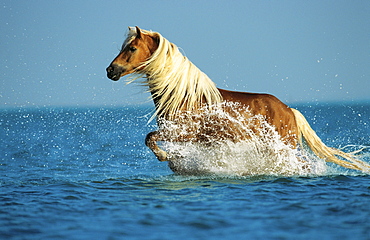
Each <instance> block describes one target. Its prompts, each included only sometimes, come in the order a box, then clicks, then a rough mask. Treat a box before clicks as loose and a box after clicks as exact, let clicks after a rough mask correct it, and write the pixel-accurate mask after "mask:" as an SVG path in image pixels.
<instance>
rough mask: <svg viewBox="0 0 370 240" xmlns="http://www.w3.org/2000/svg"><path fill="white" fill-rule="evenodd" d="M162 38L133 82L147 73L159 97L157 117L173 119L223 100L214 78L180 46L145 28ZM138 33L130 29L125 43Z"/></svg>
mask: <svg viewBox="0 0 370 240" xmlns="http://www.w3.org/2000/svg"><path fill="white" fill-rule="evenodd" d="M142 32H143V33H144V34H148V35H152V36H155V37H156V38H157V39H158V41H159V46H158V48H157V50H156V51H155V52H154V53H153V54H152V56H151V57H150V58H149V59H148V60H147V61H146V62H144V63H143V64H142V65H141V67H138V69H141V70H140V71H137V72H135V73H137V74H138V75H137V76H136V77H134V78H131V79H130V81H129V82H132V81H133V80H135V79H137V78H140V77H142V76H144V75H146V77H145V78H146V81H145V82H144V83H145V84H146V85H147V86H148V87H149V91H150V92H151V93H152V97H153V99H154V100H155V104H156V111H155V114H154V115H155V116H158V117H164V116H166V118H168V119H173V118H174V117H175V116H176V114H177V113H178V112H179V111H196V110H197V109H199V108H200V107H201V106H203V105H204V104H206V105H208V106H209V105H213V104H216V103H220V102H222V96H221V94H220V92H219V90H218V89H217V88H216V85H215V84H214V82H212V80H211V79H210V78H209V77H208V76H207V75H206V74H205V73H203V72H202V71H201V70H199V69H198V68H197V67H196V66H195V65H194V64H193V63H192V62H191V61H190V60H189V59H188V58H187V57H185V56H184V55H182V53H181V52H180V51H179V49H178V47H177V46H176V45H175V44H173V43H171V42H169V41H168V40H167V39H165V38H164V37H162V35H161V34H159V33H156V32H150V31H145V30H142ZM135 36H136V31H135V28H133V29H130V31H129V34H128V37H127V39H126V41H125V43H124V45H126V44H128V43H129V42H130V41H132V40H131V39H134V38H135Z"/></svg>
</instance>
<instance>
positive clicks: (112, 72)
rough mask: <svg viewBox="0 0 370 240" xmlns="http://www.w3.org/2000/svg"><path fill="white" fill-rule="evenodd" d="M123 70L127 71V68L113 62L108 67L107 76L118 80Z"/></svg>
mask: <svg viewBox="0 0 370 240" xmlns="http://www.w3.org/2000/svg"><path fill="white" fill-rule="evenodd" d="M123 72H125V69H124V68H123V67H121V66H118V65H116V64H111V65H110V66H109V67H107V77H108V78H109V79H112V80H113V81H118V80H119V79H120V77H121V75H122V73H123Z"/></svg>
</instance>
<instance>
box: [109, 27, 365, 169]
mask: <svg viewBox="0 0 370 240" xmlns="http://www.w3.org/2000/svg"><path fill="white" fill-rule="evenodd" d="M129 29H130V31H129V34H128V37H127V39H126V40H125V42H124V44H123V46H122V49H121V51H120V53H119V54H118V56H117V57H116V58H115V59H114V60H113V61H112V63H111V64H110V65H109V67H108V68H107V76H108V78H110V79H112V80H115V81H117V80H119V79H120V77H122V76H125V75H127V74H131V73H133V74H134V75H135V76H136V77H134V78H133V79H131V81H133V80H135V79H137V78H141V77H144V78H145V79H146V81H145V82H144V83H145V85H147V86H148V87H149V91H150V92H151V94H152V98H153V101H154V104H155V107H156V112H155V114H154V115H153V118H154V117H157V122H158V126H159V130H158V131H154V132H151V133H149V134H148V135H147V137H146V140H145V143H146V145H147V146H148V147H149V148H150V149H151V150H152V151H153V153H154V154H155V155H156V157H157V158H158V160H160V161H167V160H169V156H168V155H167V153H166V152H165V151H164V150H162V149H161V148H160V147H159V146H158V145H157V142H158V141H170V142H172V141H178V142H184V141H192V142H202V143H205V144H207V143H210V142H211V141H215V140H232V141H234V142H236V141H242V140H244V139H248V138H249V137H250V134H248V132H249V133H252V132H255V133H256V132H257V133H259V134H263V133H261V131H260V130H261V129H263V128H265V127H266V124H265V122H267V124H268V125H269V126H273V128H274V130H275V131H276V132H277V133H278V134H279V135H280V137H281V140H282V141H283V142H284V143H285V144H287V145H289V146H291V147H292V148H296V147H297V146H298V145H299V144H302V138H304V139H305V140H306V142H307V144H308V146H309V147H310V148H311V149H312V151H313V152H314V153H315V154H316V155H317V156H319V157H320V158H323V159H325V160H326V161H330V162H334V163H336V164H339V165H341V166H343V167H346V168H351V169H357V170H362V171H369V170H370V166H369V165H368V164H366V163H365V162H362V161H360V160H357V159H355V158H353V157H352V156H351V155H349V154H346V153H344V152H342V151H340V150H337V149H332V148H328V147H327V146H326V145H325V144H323V143H322V142H321V140H320V138H318V137H317V135H316V134H315V132H314V131H313V130H312V129H311V128H310V126H309V124H308V123H307V121H306V119H305V118H304V117H303V115H302V114H300V113H299V111H297V110H295V109H291V108H289V107H288V106H287V105H285V104H284V103H282V102H281V101H280V100H279V99H278V98H276V97H274V96H273V95H270V94H257V93H247V92H236V91H228V90H223V89H218V88H216V85H215V84H214V83H213V82H212V81H211V80H210V79H209V78H208V76H207V75H206V74H204V73H203V72H202V71H200V70H199V69H198V68H197V67H196V66H195V65H194V64H192V63H191V62H190V61H189V60H188V59H187V58H186V57H185V56H183V55H182V54H181V53H180V51H179V50H178V48H177V47H176V46H175V45H174V44H173V43H170V42H169V41H168V40H167V39H165V38H163V37H162V36H161V35H160V34H159V33H156V32H149V31H145V30H141V29H139V28H138V27H136V28H129ZM212 109H213V110H214V113H216V114H210V115H207V116H206V115H204V114H203V113H204V112H208V113H209V110H212ZM220 109H221V110H222V111H221V112H222V114H217V113H218V112H217V110H220ZM225 114H226V115H230V116H233V117H237V118H239V119H242V122H243V119H244V120H245V122H247V121H248V123H247V125H248V126H249V129H248V130H246V129H245V128H244V126H240V124H239V125H238V124H236V123H235V122H233V121H232V120H230V118H228V117H227V116H225ZM256 116H261V117H256ZM250 120H251V121H250ZM167 121H170V122H172V123H174V124H176V125H177V126H179V127H178V128H177V130H175V131H173V130H171V131H170V130H169V129H168V128H167V127H166V124H164V123H165V122H167ZM251 123H252V124H251ZM336 155H337V156H340V157H342V158H344V159H345V160H341V159H339V158H337V157H336Z"/></svg>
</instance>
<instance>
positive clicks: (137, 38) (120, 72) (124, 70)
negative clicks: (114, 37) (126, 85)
mask: <svg viewBox="0 0 370 240" xmlns="http://www.w3.org/2000/svg"><path fill="white" fill-rule="evenodd" d="M157 47H158V39H156V37H155V35H153V34H147V33H146V31H142V30H141V29H140V28H139V27H136V28H130V27H129V33H128V37H127V38H126V40H125V42H124V43H123V45H122V49H121V51H120V52H119V54H118V55H117V57H116V58H115V59H114V60H113V61H112V62H111V64H110V65H109V67H107V69H106V70H107V76H108V78H109V79H112V80H114V81H118V80H119V79H120V77H123V76H125V75H128V74H131V73H134V72H138V71H140V70H142V69H143V68H144V67H145V66H144V65H143V63H145V61H146V60H148V58H150V56H151V55H152V54H153V52H154V51H155V50H156V49H157Z"/></svg>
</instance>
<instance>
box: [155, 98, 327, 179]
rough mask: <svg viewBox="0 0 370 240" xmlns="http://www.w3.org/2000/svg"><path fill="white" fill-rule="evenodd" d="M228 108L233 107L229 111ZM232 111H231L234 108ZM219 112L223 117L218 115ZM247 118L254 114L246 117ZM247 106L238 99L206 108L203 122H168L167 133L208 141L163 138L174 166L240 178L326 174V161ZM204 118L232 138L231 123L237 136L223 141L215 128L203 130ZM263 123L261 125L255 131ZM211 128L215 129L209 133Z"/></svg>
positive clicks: (180, 170) (190, 171) (177, 169)
mask: <svg viewBox="0 0 370 240" xmlns="http://www.w3.org/2000/svg"><path fill="white" fill-rule="evenodd" d="M225 107H227V108H228V111H223V109H225ZM230 109H231V111H230ZM241 112H242V113H241ZM215 116H217V117H215ZM245 116H249V118H246V117H245ZM251 116H252V115H251V114H250V112H249V110H248V109H247V108H243V109H242V111H241V106H240V105H237V104H235V103H233V104H232V103H223V106H221V107H220V106H217V107H212V108H207V109H203V111H202V112H201V113H199V116H198V117H199V119H202V122H197V123H194V122H192V121H188V122H187V123H186V126H184V123H182V125H181V126H179V125H178V124H175V123H174V122H170V121H164V122H163V121H162V128H163V127H165V128H166V132H168V133H170V134H171V133H172V134H174V135H175V134H177V133H178V131H179V129H181V130H182V131H183V132H186V131H189V129H191V130H192V131H194V133H195V135H197V136H199V135H201V138H202V139H205V142H202V143H200V142H196V141H188V142H163V143H162V148H163V149H165V150H166V151H167V153H168V156H169V158H170V160H169V166H170V168H171V169H172V170H173V171H174V172H176V173H180V174H198V175H199V174H217V175H236V176H257V175H274V176H308V175H323V174H325V173H326V171H327V166H326V164H325V161H324V160H322V159H319V158H317V157H314V156H311V155H310V153H309V152H308V151H306V150H304V149H303V148H300V149H294V148H292V146H289V145H287V144H285V143H284V142H283V141H282V139H281V137H280V136H279V134H278V133H277V132H276V131H275V128H274V127H273V126H271V125H269V124H268V123H267V122H266V121H265V120H264V118H263V116H261V115H257V116H252V117H251ZM204 122H206V125H207V126H213V127H214V128H215V129H217V130H218V131H227V132H228V136H230V128H228V125H230V123H232V124H233V126H237V127H238V129H239V130H240V131H235V133H233V134H234V135H233V136H231V139H236V138H238V139H243V140H240V141H234V140H230V139H220V138H219V137H216V135H215V134H214V132H213V133H212V134H210V135H205V133H204V132H203V131H202V127H204V124H203V123H204ZM256 122H258V124H259V125H260V126H261V128H258V129H257V131H256V129H254V131H253V130H252V129H251V127H252V126H253V124H255V123H256ZM208 132H209V131H208Z"/></svg>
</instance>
